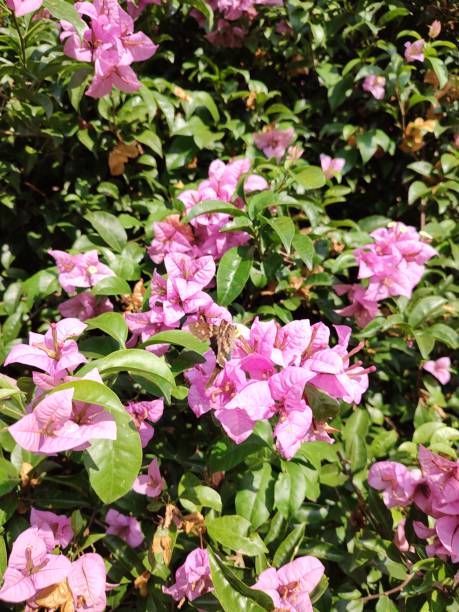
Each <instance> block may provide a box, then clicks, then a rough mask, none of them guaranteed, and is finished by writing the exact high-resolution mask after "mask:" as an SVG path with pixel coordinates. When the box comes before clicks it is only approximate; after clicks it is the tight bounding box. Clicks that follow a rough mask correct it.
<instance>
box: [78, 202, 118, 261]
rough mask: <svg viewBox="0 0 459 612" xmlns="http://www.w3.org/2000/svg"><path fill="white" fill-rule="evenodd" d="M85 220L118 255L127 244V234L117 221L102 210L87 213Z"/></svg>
mask: <svg viewBox="0 0 459 612" xmlns="http://www.w3.org/2000/svg"><path fill="white" fill-rule="evenodd" d="M85 219H87V220H88V221H89V223H90V224H91V225H92V226H93V228H94V229H95V230H96V232H97V233H98V234H99V236H100V237H101V238H102V240H103V241H104V242H106V243H107V244H108V246H109V247H111V248H112V249H113V250H114V251H117V252H118V253H120V252H121V251H122V250H123V248H124V246H125V245H126V242H127V234H126V230H125V229H124V227H123V225H122V224H121V222H120V221H119V219H117V218H116V217H115V216H114V215H112V214H110V213H108V212H104V211H102V210H98V211H96V212H89V213H87V214H86V215H85Z"/></svg>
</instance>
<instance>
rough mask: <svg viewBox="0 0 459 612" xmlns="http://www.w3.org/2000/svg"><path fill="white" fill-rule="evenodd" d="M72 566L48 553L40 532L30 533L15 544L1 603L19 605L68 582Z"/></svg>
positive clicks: (4, 580) (1, 595) (28, 530)
mask: <svg viewBox="0 0 459 612" xmlns="http://www.w3.org/2000/svg"><path fill="white" fill-rule="evenodd" d="M70 566H71V563H70V561H69V560H68V559H67V558H66V557H64V555H52V554H49V553H48V551H47V547H46V543H45V542H44V540H43V538H42V537H40V529H38V528H37V527H31V528H30V529H26V530H25V531H23V532H22V533H21V534H20V535H19V536H18V537H17V538H16V540H15V542H14V544H13V549H12V551H11V555H10V558H9V560H8V567H7V568H6V571H5V574H4V576H3V586H2V588H1V589H0V600H3V601H8V602H11V603H19V602H21V601H26V600H27V599H31V598H32V597H33V596H34V595H35V594H36V593H37V591H40V590H41V589H44V588H46V587H48V586H51V585H52V584H58V583H59V582H62V581H63V580H65V579H66V578H67V576H68V574H69V571H70Z"/></svg>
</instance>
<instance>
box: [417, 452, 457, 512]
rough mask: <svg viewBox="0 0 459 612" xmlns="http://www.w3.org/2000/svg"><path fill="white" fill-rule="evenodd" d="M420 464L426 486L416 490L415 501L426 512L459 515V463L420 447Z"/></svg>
mask: <svg viewBox="0 0 459 612" xmlns="http://www.w3.org/2000/svg"><path fill="white" fill-rule="evenodd" d="M418 460H419V465H420V466H421V470H422V474H423V476H424V479H425V486H424V487H420V488H419V489H418V490H417V491H416V496H415V502H416V505H417V506H418V507H419V508H421V510H423V511H424V512H426V514H430V515H431V516H434V517H439V516H441V515H442V514H451V515H456V514H458V515H459V463H458V462H457V461H450V460H449V459H445V458H444V457H441V456H440V455H437V454H436V453H432V452H431V451H429V450H427V449H426V448H424V446H420V447H419V455H418Z"/></svg>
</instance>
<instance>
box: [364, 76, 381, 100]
mask: <svg viewBox="0 0 459 612" xmlns="http://www.w3.org/2000/svg"><path fill="white" fill-rule="evenodd" d="M385 87H386V79H385V77H383V76H379V75H376V74H369V75H368V76H367V77H365V79H364V81H363V85H362V89H363V90H364V91H368V93H371V95H372V96H373V97H374V98H376V100H382V99H383V98H384V94H385V93H386V90H385Z"/></svg>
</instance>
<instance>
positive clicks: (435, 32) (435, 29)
mask: <svg viewBox="0 0 459 612" xmlns="http://www.w3.org/2000/svg"><path fill="white" fill-rule="evenodd" d="M440 32H441V22H440V21H438V19H435V20H434V21H432V23H431V24H430V26H429V38H437V36H439V35H440Z"/></svg>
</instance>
